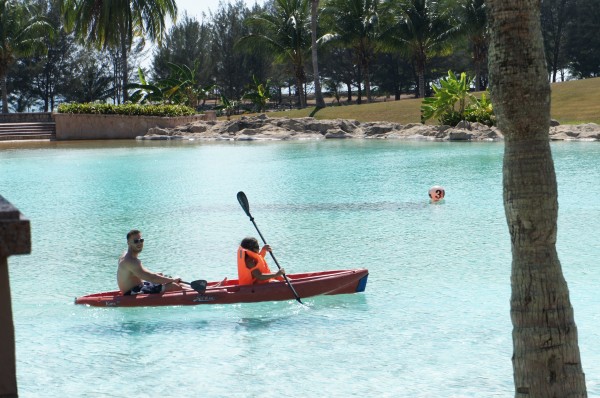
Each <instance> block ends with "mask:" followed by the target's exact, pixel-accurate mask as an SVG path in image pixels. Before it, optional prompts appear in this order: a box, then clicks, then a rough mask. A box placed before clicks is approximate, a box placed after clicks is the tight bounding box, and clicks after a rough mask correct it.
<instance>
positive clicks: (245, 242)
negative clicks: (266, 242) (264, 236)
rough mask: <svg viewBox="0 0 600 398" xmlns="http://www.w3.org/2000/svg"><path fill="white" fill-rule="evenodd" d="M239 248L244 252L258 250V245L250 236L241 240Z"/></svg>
mask: <svg viewBox="0 0 600 398" xmlns="http://www.w3.org/2000/svg"><path fill="white" fill-rule="evenodd" d="M240 246H242V247H243V248H244V249H246V250H255V249H256V250H258V249H260V245H259V244H258V241H257V240H256V238H253V237H251V236H248V237H246V238H244V239H242V243H240Z"/></svg>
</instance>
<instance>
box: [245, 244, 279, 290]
mask: <svg viewBox="0 0 600 398" xmlns="http://www.w3.org/2000/svg"><path fill="white" fill-rule="evenodd" d="M270 251H271V246H269V245H264V246H263V248H262V249H260V245H259V244H258V240H256V238H252V237H247V238H244V239H242V243H240V247H239V248H238V253H237V264H238V279H239V284H240V285H252V284H255V283H267V282H269V281H270V280H272V279H278V280H283V277H282V275H284V274H285V270H284V269H283V268H281V269H280V270H279V271H277V272H275V273H273V272H272V271H271V270H270V269H269V266H268V265H267V262H266V260H265V255H266V254H267V252H270Z"/></svg>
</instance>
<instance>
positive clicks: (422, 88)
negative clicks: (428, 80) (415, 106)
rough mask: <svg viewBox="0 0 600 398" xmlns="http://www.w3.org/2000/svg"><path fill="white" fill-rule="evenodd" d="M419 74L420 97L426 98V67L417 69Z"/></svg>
mask: <svg viewBox="0 0 600 398" xmlns="http://www.w3.org/2000/svg"><path fill="white" fill-rule="evenodd" d="M417 76H418V78H419V97H420V98H425V71H424V69H421V68H419V70H418V71H417Z"/></svg>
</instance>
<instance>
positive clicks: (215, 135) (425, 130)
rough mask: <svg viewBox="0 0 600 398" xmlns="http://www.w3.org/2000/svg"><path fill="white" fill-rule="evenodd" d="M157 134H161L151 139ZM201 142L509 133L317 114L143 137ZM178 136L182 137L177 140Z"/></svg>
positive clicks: (556, 133)
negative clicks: (324, 117) (320, 117)
mask: <svg viewBox="0 0 600 398" xmlns="http://www.w3.org/2000/svg"><path fill="white" fill-rule="evenodd" d="M151 137H155V138H151ZM164 137H172V138H171V139H173V138H175V137H179V138H190V139H196V140H206V141H210V140H213V141H214V140H229V141H231V140H237V141H258V140H269V141H272V140H320V139H323V138H327V139H336V138H338V139H347V138H364V139H367V138H368V139H405V140H434V141H442V140H448V141H499V140H503V139H504V135H503V134H502V132H501V131H500V130H499V129H498V128H497V127H489V126H486V125H484V124H481V123H464V124H459V126H457V127H451V126H438V125H425V124H421V123H409V124H405V125H402V124H398V123H391V122H365V123H361V122H359V121H357V120H349V119H334V120H317V119H315V118H312V117H303V118H296V119H289V118H281V117H273V118H272V117H269V116H268V115H266V114H260V115H257V116H251V117H246V116H244V117H241V118H240V119H238V120H228V121H197V122H194V123H188V124H186V125H184V126H178V127H176V128H173V129H168V128H156V127H155V128H151V129H149V130H148V133H147V134H146V135H145V136H143V138H140V139H169V138H164ZM175 139H177V138H175ZM550 139H552V140H580V141H600V126H599V125H597V124H595V123H587V124H581V125H553V126H552V127H551V128H550Z"/></svg>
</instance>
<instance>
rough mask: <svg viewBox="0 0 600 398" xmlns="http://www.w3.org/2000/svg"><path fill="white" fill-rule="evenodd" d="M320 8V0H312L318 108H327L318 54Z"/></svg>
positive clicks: (314, 65) (313, 59) (314, 64)
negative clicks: (322, 89) (318, 17)
mask: <svg viewBox="0 0 600 398" xmlns="http://www.w3.org/2000/svg"><path fill="white" fill-rule="evenodd" d="M318 10H319V0H311V8H310V16H311V20H310V25H311V40H312V66H313V75H314V76H315V99H316V101H317V103H316V105H317V108H319V109H320V108H325V100H323V93H322V92H321V78H320V76H319V59H318V54H317V13H318Z"/></svg>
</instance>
